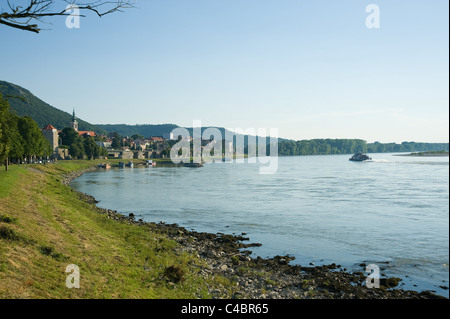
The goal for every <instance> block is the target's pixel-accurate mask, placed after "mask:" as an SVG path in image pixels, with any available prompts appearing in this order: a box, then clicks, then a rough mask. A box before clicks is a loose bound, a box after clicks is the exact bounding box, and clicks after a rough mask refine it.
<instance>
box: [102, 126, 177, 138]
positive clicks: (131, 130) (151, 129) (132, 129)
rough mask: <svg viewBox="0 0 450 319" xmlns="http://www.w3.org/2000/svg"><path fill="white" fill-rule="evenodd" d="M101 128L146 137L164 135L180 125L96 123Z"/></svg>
mask: <svg viewBox="0 0 450 319" xmlns="http://www.w3.org/2000/svg"><path fill="white" fill-rule="evenodd" d="M95 126H96V127H98V128H99V129H102V130H105V131H107V132H117V133H119V134H120V135H121V136H132V135H134V134H139V135H142V136H144V137H150V136H163V135H164V134H168V133H170V132H172V130H173V129H175V128H177V127H179V126H178V125H175V124H138V125H128V124H95Z"/></svg>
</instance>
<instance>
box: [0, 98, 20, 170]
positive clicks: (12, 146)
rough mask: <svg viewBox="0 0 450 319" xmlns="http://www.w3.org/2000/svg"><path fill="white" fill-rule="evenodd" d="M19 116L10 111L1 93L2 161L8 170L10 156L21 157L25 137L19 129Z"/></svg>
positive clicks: (0, 158)
mask: <svg viewBox="0 0 450 319" xmlns="http://www.w3.org/2000/svg"><path fill="white" fill-rule="evenodd" d="M19 119H20V118H19V117H18V116H17V115H15V114H13V113H11V112H10V111H9V103H8V102H7V101H6V100H4V99H3V98H2V97H1V95H0V161H1V162H4V163H5V169H6V170H8V165H9V162H10V158H16V159H21V158H22V156H23V152H24V147H23V139H22V136H21V135H20V134H19V131H18V122H19Z"/></svg>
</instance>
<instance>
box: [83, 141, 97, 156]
mask: <svg viewBox="0 0 450 319" xmlns="http://www.w3.org/2000/svg"><path fill="white" fill-rule="evenodd" d="M83 146H84V151H85V152H86V156H87V157H88V159H92V158H95V157H98V156H99V153H100V152H99V147H98V145H97V144H96V143H95V140H94V138H93V137H86V138H85V139H84V141H83Z"/></svg>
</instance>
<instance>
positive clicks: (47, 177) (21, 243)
mask: <svg viewBox="0 0 450 319" xmlns="http://www.w3.org/2000/svg"><path fill="white" fill-rule="evenodd" d="M98 162H99V161H97V162H94V161H66V162H59V163H56V164H50V165H28V167H25V166H20V167H19V166H15V165H14V166H11V167H10V170H9V171H8V172H5V171H3V170H2V171H0V298H197V297H201V298H207V297H208V288H207V286H220V285H226V284H227V281H226V280H224V279H223V278H220V277H215V278H211V279H210V280H209V279H208V278H200V276H198V275H196V271H197V266H198V265H200V264H201V263H202V261H201V260H199V259H198V258H196V257H194V256H193V255H191V254H188V253H180V252H178V250H177V249H176V246H177V245H178V244H177V243H176V242H175V241H173V240H171V239H169V238H168V237H167V236H165V235H163V234H160V233H158V232H150V231H148V229H146V228H144V227H139V226H136V225H129V224H126V223H119V222H117V221H113V220H111V219H108V217H107V216H106V215H102V214H99V213H98V210H97V209H96V207H95V206H94V205H93V204H88V203H86V202H85V201H83V200H82V199H81V198H80V195H79V193H77V192H75V191H74V190H72V189H71V188H70V187H68V186H65V185H63V184H62V183H61V179H62V176H63V175H64V174H68V173H70V172H73V171H80V170H83V169H87V168H89V167H92V166H93V165H95V164H96V163H98ZM69 264H75V265H77V266H79V268H80V286H81V287H80V289H68V288H67V287H66V277H67V276H68V275H69V274H68V273H66V272H65V270H66V267H67V266H68V265H69Z"/></svg>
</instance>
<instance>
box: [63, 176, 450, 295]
mask: <svg viewBox="0 0 450 319" xmlns="http://www.w3.org/2000/svg"><path fill="white" fill-rule="evenodd" d="M92 170H95V168H90V169H86V170H82V171H78V172H72V173H70V174H67V175H64V176H63V180H62V182H63V184H65V185H69V184H70V182H71V181H72V180H73V179H75V178H77V177H79V176H81V175H82V174H84V173H85V172H87V171H92ZM77 193H78V194H79V196H80V199H82V200H83V201H85V202H87V203H89V204H92V205H93V208H94V209H96V210H97V211H98V212H99V213H100V214H105V215H106V216H107V218H109V219H112V220H115V221H117V222H122V223H127V224H134V225H139V226H141V227H147V228H148V229H149V231H152V232H157V233H162V234H165V235H167V236H168V237H169V238H171V239H173V240H175V241H176V242H177V243H179V244H180V245H179V247H178V248H177V249H178V251H179V252H180V253H181V252H188V253H191V254H194V255H195V256H197V257H198V258H199V259H201V260H202V261H203V262H202V263H201V264H198V265H197V264H196V265H193V267H196V270H197V272H198V275H199V276H202V277H210V276H217V275H220V276H223V277H226V278H228V279H229V280H230V281H231V282H233V283H234V287H235V288H234V289H233V291H232V292H230V290H229V289H227V288H226V287H223V288H217V287H211V289H210V291H209V293H210V295H211V296H212V297H213V298H220V299H228V298H237V299H297V298H299V299H446V298H444V297H442V296H439V295H436V294H433V293H432V292H430V291H423V292H416V291H410V290H402V289H398V288H395V287H397V286H398V284H399V282H400V281H401V279H399V278H381V279H380V288H367V287H366V285H365V283H366V278H367V275H368V274H367V273H363V272H362V271H363V269H362V271H361V272H353V273H350V272H348V271H347V270H346V269H345V268H342V267H341V266H340V265H336V264H331V265H323V266H308V267H304V266H300V265H291V264H290V261H292V260H293V259H294V258H293V257H290V256H276V257H273V258H260V257H257V258H251V257H250V256H249V255H250V254H251V251H249V250H248V249H249V248H251V247H255V246H260V244H252V243H248V244H247V243H244V242H246V241H248V238H246V237H244V236H245V234H242V235H241V236H235V235H228V234H222V233H217V234H212V233H203V232H196V231H190V230H187V229H186V228H184V227H181V226H178V225H176V224H165V223H162V222H161V223H154V222H144V221H143V220H142V219H139V220H136V218H135V216H134V214H129V216H125V215H123V214H120V213H119V212H117V211H115V210H111V209H103V208H99V207H97V206H96V204H97V203H98V201H97V200H96V199H95V198H94V197H92V196H90V195H88V194H84V193H81V192H78V191H77Z"/></svg>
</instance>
